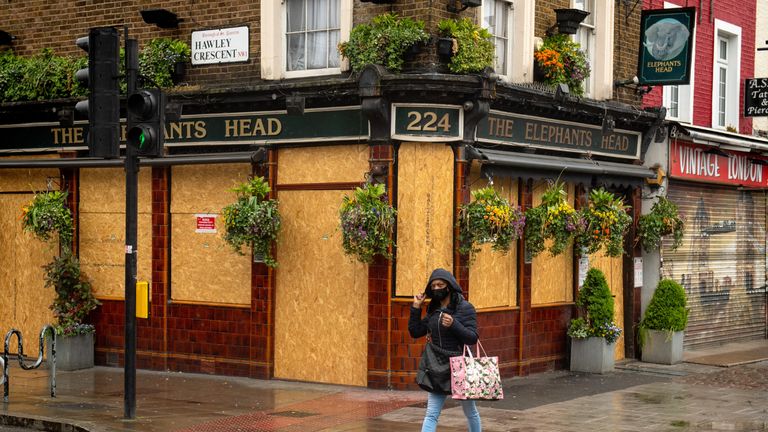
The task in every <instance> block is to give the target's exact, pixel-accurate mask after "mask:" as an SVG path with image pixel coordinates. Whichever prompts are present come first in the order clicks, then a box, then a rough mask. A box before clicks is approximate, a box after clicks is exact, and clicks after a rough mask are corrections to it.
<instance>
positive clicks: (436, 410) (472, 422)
mask: <svg viewBox="0 0 768 432" xmlns="http://www.w3.org/2000/svg"><path fill="white" fill-rule="evenodd" d="M427 394H428V395H429V396H428V397H427V414H426V415H425V416H424V423H423V424H422V425H421V432H435V431H436V430H437V419H438V418H439V417H440V411H442V410H443V404H444V403H445V400H446V399H447V398H448V395H444V394H437V393H427ZM459 403H460V404H461V408H462V409H463V410H464V415H465V416H466V417H467V425H468V426H469V432H481V431H482V430H483V428H482V426H481V425H480V413H479V412H478V411H477V406H475V401H473V400H460V401H459Z"/></svg>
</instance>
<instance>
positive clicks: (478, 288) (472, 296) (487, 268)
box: [469, 170, 518, 309]
mask: <svg viewBox="0 0 768 432" xmlns="http://www.w3.org/2000/svg"><path fill="white" fill-rule="evenodd" d="M469 184H470V190H472V191H474V190H477V189H482V188H484V187H487V186H488V180H487V179H486V178H483V177H480V174H479V172H476V171H475V170H473V171H472V173H471V174H470V177H469ZM493 186H494V188H495V189H496V191H497V192H498V193H499V195H500V196H501V197H502V198H506V199H507V200H509V202H510V204H512V206H515V207H516V206H517V205H518V181H517V180H512V179H511V178H508V177H506V178H498V179H494V183H493ZM517 266H518V262H517V242H513V243H512V244H511V248H510V250H509V252H507V253H506V254H503V253H501V252H495V251H493V250H491V244H484V245H482V246H481V252H479V253H478V254H477V256H476V258H475V260H474V262H473V263H472V265H471V266H470V268H469V301H470V302H472V304H473V305H474V306H475V307H476V308H478V309H480V308H492V307H505V306H517Z"/></svg>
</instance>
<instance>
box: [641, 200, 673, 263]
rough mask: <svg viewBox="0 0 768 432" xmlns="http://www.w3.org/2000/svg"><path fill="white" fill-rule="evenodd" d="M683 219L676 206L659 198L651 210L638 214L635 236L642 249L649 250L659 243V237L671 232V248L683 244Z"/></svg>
mask: <svg viewBox="0 0 768 432" xmlns="http://www.w3.org/2000/svg"><path fill="white" fill-rule="evenodd" d="M684 231H685V221H684V220H683V218H682V217H680V214H679V213H678V211H677V206H676V205H675V204H674V203H673V202H671V201H669V200H668V199H666V198H665V197H659V200H658V201H657V202H656V203H654V204H653V207H651V212H650V213H648V214H645V215H642V216H640V220H639V221H638V222H637V237H638V239H639V240H640V242H641V243H642V245H643V249H645V250H646V251H647V252H650V251H652V250H654V249H657V248H658V247H659V245H660V244H661V238H662V237H664V236H667V235H670V234H672V236H673V241H672V250H675V249H677V248H679V247H680V245H682V244H683V232H684Z"/></svg>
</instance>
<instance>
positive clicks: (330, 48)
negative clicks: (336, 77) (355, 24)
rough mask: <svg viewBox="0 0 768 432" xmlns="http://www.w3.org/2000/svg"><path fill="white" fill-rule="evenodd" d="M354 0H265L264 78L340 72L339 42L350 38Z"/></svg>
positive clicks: (263, 21) (262, 22) (262, 40)
mask: <svg viewBox="0 0 768 432" xmlns="http://www.w3.org/2000/svg"><path fill="white" fill-rule="evenodd" d="M352 2H353V0H282V1H262V2H261V75H262V78H263V79H282V78H298V77H306V76H315V75H330V74H338V73H340V72H341V68H342V61H341V56H340V55H339V52H338V50H337V48H336V47H337V45H338V44H339V42H341V41H343V40H347V39H349V32H350V30H351V27H352ZM275 35H279V37H276V36H275Z"/></svg>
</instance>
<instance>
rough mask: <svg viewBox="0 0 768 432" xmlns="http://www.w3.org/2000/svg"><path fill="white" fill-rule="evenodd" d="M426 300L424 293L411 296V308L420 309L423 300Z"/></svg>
mask: <svg viewBox="0 0 768 432" xmlns="http://www.w3.org/2000/svg"><path fill="white" fill-rule="evenodd" d="M425 298H427V294H426V293H419V294H416V295H415V296H413V307H414V308H416V309H421V304H422V303H424V299H425Z"/></svg>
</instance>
